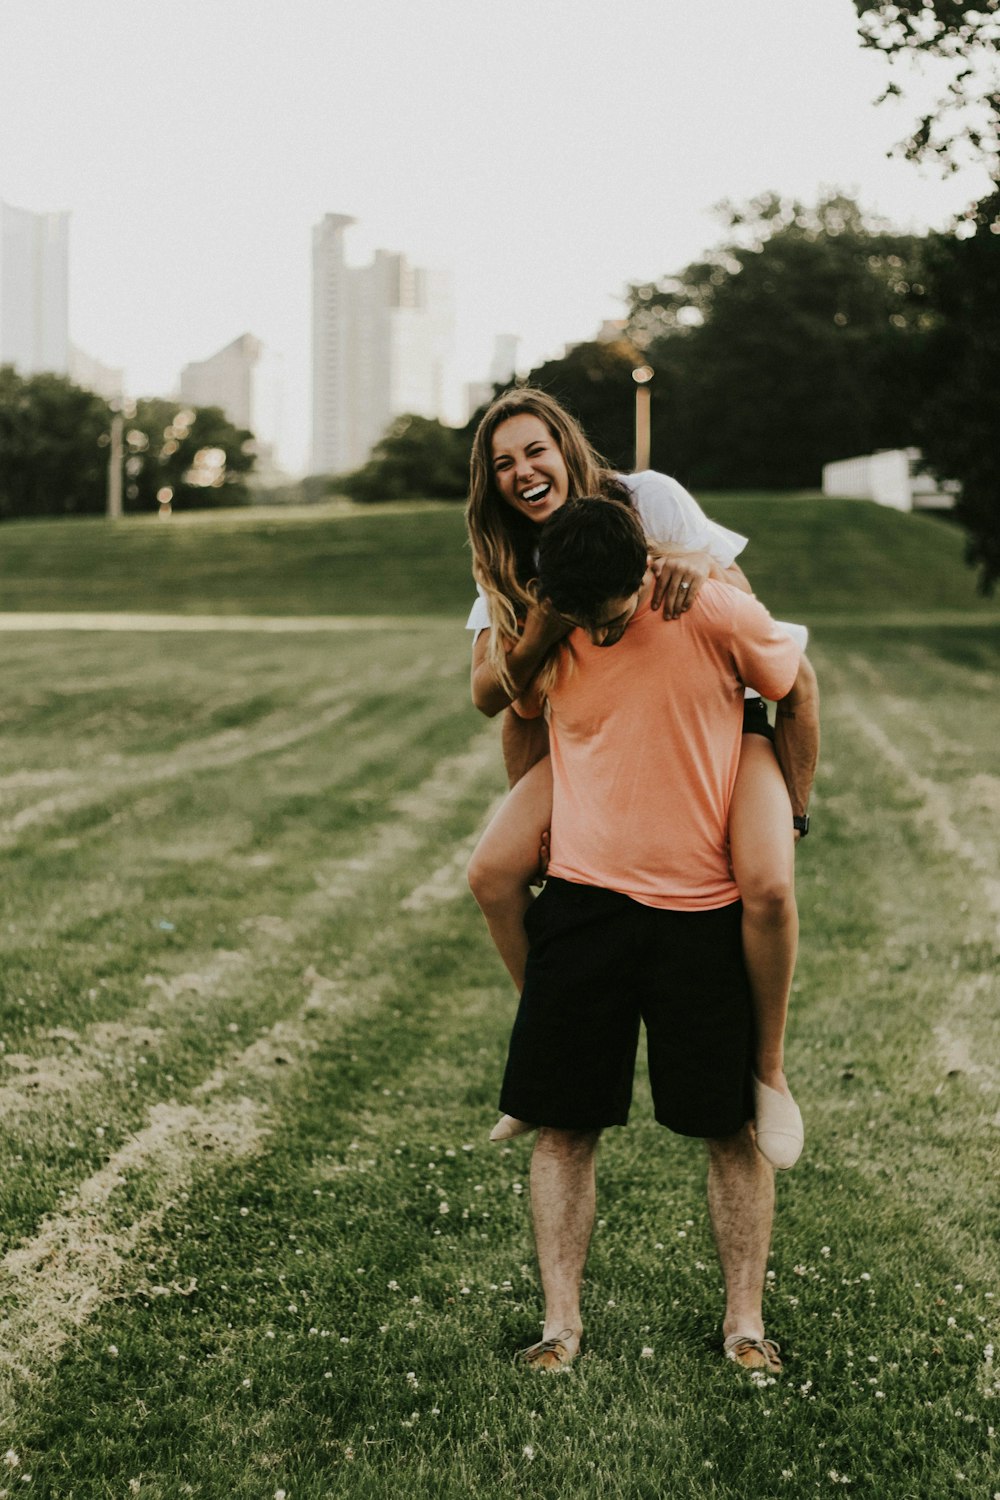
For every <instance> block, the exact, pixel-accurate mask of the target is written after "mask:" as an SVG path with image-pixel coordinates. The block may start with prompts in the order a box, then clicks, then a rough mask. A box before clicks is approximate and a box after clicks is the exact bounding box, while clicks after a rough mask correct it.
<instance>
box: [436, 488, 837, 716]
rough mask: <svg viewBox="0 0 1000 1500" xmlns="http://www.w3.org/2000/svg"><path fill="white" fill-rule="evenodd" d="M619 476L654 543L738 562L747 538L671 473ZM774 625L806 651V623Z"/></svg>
mask: <svg viewBox="0 0 1000 1500" xmlns="http://www.w3.org/2000/svg"><path fill="white" fill-rule="evenodd" d="M616 478H618V479H620V480H621V482H622V483H623V484H624V485H625V488H626V489H627V490H628V491H629V493H630V494H631V496H632V502H633V504H634V506H635V509H636V511H637V512H638V515H639V519H640V521H641V522H642V529H643V531H645V533H646V535H647V536H648V537H649V538H650V539H651V540H652V541H654V542H668V543H670V545H671V546H675V547H683V548H684V550H685V551H686V552H708V553H709V554H710V555H711V556H712V557H713V558H714V559H715V561H716V562H717V563H718V564H719V566H720V567H722V568H728V567H729V566H730V565H731V564H732V563H734V562H735V561H736V559H737V557H739V555H740V553H741V552H742V551H743V548H744V547H745V546H746V545H747V541H748V538H747V537H745V536H742V535H741V534H740V533H739V532H738V531H730V530H729V528H728V527H727V526H720V525H719V523H718V521H710V520H709V518H708V516H706V514H705V512H704V511H703V510H702V508H701V506H700V505H699V504H698V502H697V500H696V499H695V498H694V496H693V495H691V494H689V493H688V491H687V490H686V489H685V488H684V486H683V485H682V484H681V483H680V481H679V480H677V479H672V478H671V476H670V475H669V474H659V473H657V471H656V470H655V469H643V471H642V473H640V474H618V475H616ZM476 591H477V595H478V597H477V599H476V602H475V604H473V606H472V609H471V610H470V612H469V618H468V619H467V620H466V622H465V628H466V630H474V631H475V632H476V633H477V634H478V633H479V631H480V630H489V628H490V608H489V603H488V601H487V599H486V596H485V594H484V593H483V590H482V588H481V587H480V586H479V584H478V583H477V584H476ZM775 624H776V625H778V627H779V628H780V629H781V630H783V631H784V632H785V634H786V635H789V636H791V638H792V640H793V641H794V642H795V644H796V645H797V646H798V648H799V650H800V651H803V652H804V651H805V649H806V646H807V644H808V641H809V631H808V630H807V629H806V627H805V626H804V625H793V624H790V623H789V622H788V621H787V620H776V621H775ZM746 696H747V697H748V698H756V697H757V696H758V694H757V691H756V689H755V688H752V687H749V686H748V687H747V689H746Z"/></svg>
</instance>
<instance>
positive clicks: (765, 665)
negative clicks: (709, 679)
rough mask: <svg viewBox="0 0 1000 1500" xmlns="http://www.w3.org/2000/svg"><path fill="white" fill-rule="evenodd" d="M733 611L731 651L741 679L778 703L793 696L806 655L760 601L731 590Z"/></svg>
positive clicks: (731, 609)
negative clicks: (800, 666)
mask: <svg viewBox="0 0 1000 1500" xmlns="http://www.w3.org/2000/svg"><path fill="white" fill-rule="evenodd" d="M727 593H728V594H729V595H730V598H729V600H728V603H729V608H730V612H731V630H732V636H731V638H730V651H731V652H732V657H733V661H734V662H735V664H736V671H737V673H738V674H739V677H740V680H741V681H742V682H743V683H745V684H746V685H747V686H748V687H750V686H752V687H754V688H756V690H757V692H758V693H760V695H761V697H763V698H770V699H771V700H772V702H776V701H777V700H778V699H779V698H784V696H785V694H786V693H790V692H791V690H792V686H793V684H794V682H795V679H796V677H797V676H798V671H799V662H800V660H801V658H802V652H801V649H800V648H799V646H798V645H797V643H796V642H795V641H794V640H793V639H792V637H791V636H790V635H789V634H788V632H787V630H786V629H785V628H784V627H783V626H781V625H779V624H778V622H777V620H773V619H772V618H771V616H770V615H769V614H768V612H767V610H766V609H765V608H764V606H763V604H761V603H760V601H759V600H758V599H755V598H754V597H753V595H752V594H744V593H741V592H740V590H738V589H727Z"/></svg>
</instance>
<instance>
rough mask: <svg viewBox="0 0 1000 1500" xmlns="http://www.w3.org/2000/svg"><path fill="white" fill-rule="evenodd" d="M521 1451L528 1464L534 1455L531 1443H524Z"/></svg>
mask: <svg viewBox="0 0 1000 1500" xmlns="http://www.w3.org/2000/svg"><path fill="white" fill-rule="evenodd" d="M521 1452H522V1453H523V1454H524V1456H525V1458H526V1459H527V1460H528V1462H529V1464H530V1462H531V1460H532V1459H533V1458H534V1456H535V1450H534V1448H533V1447H532V1446H531V1444H530V1443H525V1445H524V1447H523V1448H522V1449H521Z"/></svg>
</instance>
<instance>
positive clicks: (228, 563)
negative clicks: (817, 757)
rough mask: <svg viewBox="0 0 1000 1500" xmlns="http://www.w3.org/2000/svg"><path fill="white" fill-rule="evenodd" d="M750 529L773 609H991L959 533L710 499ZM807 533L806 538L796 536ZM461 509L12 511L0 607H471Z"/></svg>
mask: <svg viewBox="0 0 1000 1500" xmlns="http://www.w3.org/2000/svg"><path fill="white" fill-rule="evenodd" d="M702 498H703V499H704V503H705V506H706V509H707V510H708V511H709V512H710V514H712V515H713V516H715V517H716V518H717V519H718V520H720V521H722V522H723V523H724V524H725V525H727V526H732V527H735V528H736V529H737V530H740V531H742V532H744V533H745V534H746V535H748V536H750V537H751V539H752V540H751V544H750V547H749V548H748V549H747V552H746V554H745V558H743V559H741V561H744V562H745V566H746V569H747V572H748V574H749V575H750V577H751V579H752V581H753V583H754V586H755V588H756V589H757V591H758V593H759V594H760V595H761V597H762V598H763V599H766V600H767V603H768V605H769V607H770V608H771V609H772V610H773V611H774V612H775V613H776V614H777V615H778V616H779V617H782V618H784V617H788V616H791V617H792V618H798V616H799V614H802V615H803V618H809V619H812V620H815V619H817V618H820V617H825V616H827V615H833V616H835V617H837V618H838V619H841V618H854V617H856V616H859V615H860V616H866V615H870V614H871V613H873V612H876V613H878V614H880V615H891V616H895V615H898V614H900V613H905V612H907V611H908V612H910V613H911V614H913V613H914V612H915V613H916V616H917V620H918V621H919V619H921V618H923V617H924V615H925V613H926V611H927V610H929V609H930V610H939V609H953V610H960V611H962V612H971V613H972V615H973V616H974V617H983V618H990V619H993V620H996V619H1000V606H998V605H997V603H996V602H995V601H994V602H992V603H991V602H990V601H988V600H982V599H980V598H978V597H977V595H976V592H975V586H974V584H975V580H974V575H973V574H972V573H971V572H969V571H968V570H967V569H966V568H965V567H963V566H962V564H961V561H960V559H961V555H962V533H961V532H960V531H959V530H958V528H957V527H955V526H953V525H951V524H949V523H948V522H947V521H943V520H941V519H939V518H936V517H932V516H926V515H916V516H900V515H899V514H898V513H897V512H896V511H891V510H886V509H884V508H883V507H881V506H877V505H874V504H872V503H870V502H868V501H864V500H822V499H819V498H817V497H816V496H795V495H756V494H755V495H747V496H734V495H720V496H704V497H702ZM804 540H807V545H803V542H804ZM468 602H469V553H468V549H467V547H466V545H465V530H464V523H463V519H462V507H461V506H459V505H454V504H452V505H448V504H435V503H434V502H430V501H428V502H425V503H422V504H421V503H417V504H411V505H409V506H400V505H390V506H375V507H372V506H352V505H351V504H350V503H347V502H340V503H335V504H332V505H329V506H326V507H320V506H316V507H313V508H312V509H311V510H310V509H304V508H303V509H300V510H298V511H296V512H295V513H294V514H293V515H291V516H285V515H283V514H282V512H280V511H273V510H272V511H255V510H246V511H230V512H225V513H212V512H207V513H206V512H201V513H198V512H195V513H192V514H189V515H186V516H185V515H179V516H174V517H172V518H171V519H170V520H169V521H167V522H163V521H160V520H159V519H157V518H156V517H134V518H131V519H127V520H125V521H121V522H118V523H116V524H115V525H113V526H109V525H108V524H107V522H105V521H103V520H100V519H88V520H81V521H59V522H54V521H19V522H10V523H6V524H5V525H4V526H3V529H2V533H0V610H5V611H25V610H33V611H46V610H73V611H75V610H98V611H101V610H129V609H131V610H139V611H143V612H149V613H163V612H175V613H182V614H225V615H232V614H238V615H242V614H265V615H300V616H301V615H322V614H342V615H392V614H397V615H399V614H406V615H415V614H438V615H441V616H442V617H448V616H451V615H454V614H461V613H462V612H463V610H464V611H467V610H468Z"/></svg>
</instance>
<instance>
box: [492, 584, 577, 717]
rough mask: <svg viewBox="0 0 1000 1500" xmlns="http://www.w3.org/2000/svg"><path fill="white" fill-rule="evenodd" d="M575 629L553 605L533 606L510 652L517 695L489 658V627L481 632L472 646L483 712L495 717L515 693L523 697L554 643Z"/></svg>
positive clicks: (510, 663) (511, 670)
mask: <svg viewBox="0 0 1000 1500" xmlns="http://www.w3.org/2000/svg"><path fill="white" fill-rule="evenodd" d="M572 628H573V627H572V625H570V624H569V622H568V621H566V620H564V619H563V618H562V616H561V615H559V614H557V613H556V611H555V610H554V609H553V608H552V606H551V605H550V604H548V603H545V602H543V603H541V604H533V605H532V606H531V608H530V609H529V610H528V617H527V619H526V620H525V622H524V630H523V631H522V632H521V634H520V635H519V636H518V638H517V640H516V641H515V642H514V644H513V646H512V647H511V648H510V651H509V652H508V653H507V671H508V672H509V674H510V677H511V680H512V682H513V684H514V688H515V692H514V694H513V695H511V693H509V692H508V690H507V688H506V687H505V686H504V684H503V683H502V682H501V681H500V680H499V678H498V677H497V675H496V672H495V671H494V670H493V668H492V667H491V666H490V663H489V660H488V657H487V649H488V647H489V635H488V634H487V632H486V631H485V630H483V631H481V632H480V634H479V635H477V636H476V640H475V644H474V645H473V647H472V701H473V703H474V704H475V706H476V708H478V709H479V712H480V713H483V714H485V715H486V717H487V718H488V719H492V718H494V717H495V716H496V715H497V714H498V713H499V712H500V710H501V709H504V708H506V707H507V706H508V704H509V703H510V702H511V699H512V696H513V697H515V698H517V697H520V695H521V694H522V693H523V692H525V691H526V689H527V688H528V686H529V685H530V683H531V679H532V678H533V677H534V675H535V673H536V672H537V671H538V669H539V667H540V666H541V665H542V662H543V661H544V660H545V658H546V657H547V656H548V654H549V652H550V651H551V650H552V648H553V646H555V645H556V644H557V643H558V642H559V641H561V640H562V639H563V637H564V636H566V635H568V634H569V632H570V631H571V630H572Z"/></svg>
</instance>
